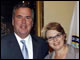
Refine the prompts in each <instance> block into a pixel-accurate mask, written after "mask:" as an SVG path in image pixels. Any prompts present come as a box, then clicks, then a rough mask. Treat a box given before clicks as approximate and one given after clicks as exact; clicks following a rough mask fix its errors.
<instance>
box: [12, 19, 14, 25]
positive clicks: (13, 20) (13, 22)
mask: <svg viewBox="0 0 80 60" xmlns="http://www.w3.org/2000/svg"><path fill="white" fill-rule="evenodd" d="M12 25H13V26H14V19H13V18H12Z"/></svg>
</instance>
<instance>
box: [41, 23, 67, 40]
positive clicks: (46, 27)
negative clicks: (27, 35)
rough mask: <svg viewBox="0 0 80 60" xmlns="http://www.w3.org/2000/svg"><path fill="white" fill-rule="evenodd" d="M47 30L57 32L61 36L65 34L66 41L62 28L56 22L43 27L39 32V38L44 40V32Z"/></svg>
mask: <svg viewBox="0 0 80 60" xmlns="http://www.w3.org/2000/svg"><path fill="white" fill-rule="evenodd" d="M48 30H56V31H58V32H60V33H61V34H65V40H66V33H65V31H64V29H63V27H62V26H61V24H59V23H57V22H51V23H49V24H47V25H46V26H45V27H43V29H42V31H41V36H42V37H43V38H44V39H46V32H47V31H48Z"/></svg>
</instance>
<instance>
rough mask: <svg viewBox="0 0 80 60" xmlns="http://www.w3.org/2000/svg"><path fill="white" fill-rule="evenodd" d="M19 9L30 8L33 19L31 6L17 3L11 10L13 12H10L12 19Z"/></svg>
mask: <svg viewBox="0 0 80 60" xmlns="http://www.w3.org/2000/svg"><path fill="white" fill-rule="evenodd" d="M19 8H30V9H31V10H32V19H34V11H33V8H32V6H31V4H26V3H18V4H17V5H16V6H15V7H14V8H13V12H12V18H14V16H15V13H16V9H19Z"/></svg>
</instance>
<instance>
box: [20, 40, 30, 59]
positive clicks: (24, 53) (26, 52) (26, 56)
mask: <svg viewBox="0 0 80 60" xmlns="http://www.w3.org/2000/svg"><path fill="white" fill-rule="evenodd" d="M21 43H22V44H23V47H22V54H23V57H24V59H28V58H29V57H28V50H27V47H26V45H25V40H21Z"/></svg>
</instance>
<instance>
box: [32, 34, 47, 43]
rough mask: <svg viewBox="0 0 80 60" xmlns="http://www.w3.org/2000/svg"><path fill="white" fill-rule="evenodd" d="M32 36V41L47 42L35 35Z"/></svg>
mask: <svg viewBox="0 0 80 60" xmlns="http://www.w3.org/2000/svg"><path fill="white" fill-rule="evenodd" d="M31 36H32V39H33V40H36V41H41V42H45V41H46V40H45V39H43V38H42V37H38V36H35V35H31Z"/></svg>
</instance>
